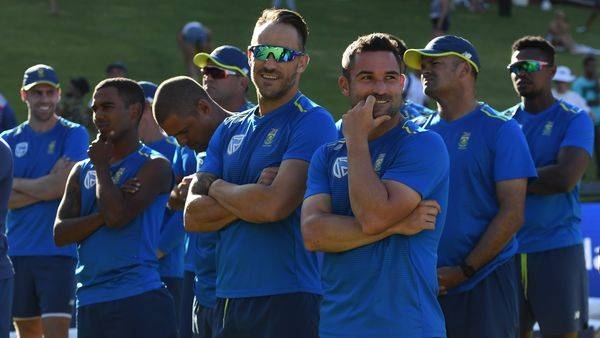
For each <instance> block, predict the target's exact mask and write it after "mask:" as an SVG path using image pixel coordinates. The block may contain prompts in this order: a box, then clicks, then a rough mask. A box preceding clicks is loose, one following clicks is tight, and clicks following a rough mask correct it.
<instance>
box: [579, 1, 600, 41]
mask: <svg viewBox="0 0 600 338" xmlns="http://www.w3.org/2000/svg"><path fill="white" fill-rule="evenodd" d="M598 13H600V0H594V7H593V8H592V11H591V12H590V15H589V16H588V18H587V20H586V21H585V25H583V26H579V27H577V29H576V30H577V33H585V32H587V31H589V30H590V27H591V26H592V23H594V20H596V17H597V16H598Z"/></svg>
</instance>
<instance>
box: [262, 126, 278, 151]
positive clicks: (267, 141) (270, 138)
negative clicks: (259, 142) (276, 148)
mask: <svg viewBox="0 0 600 338" xmlns="http://www.w3.org/2000/svg"><path fill="white" fill-rule="evenodd" d="M275 135H277V129H275V128H273V129H271V131H269V134H267V137H266V138H265V142H264V143H263V147H264V146H270V145H271V143H273V140H274V139H275Z"/></svg>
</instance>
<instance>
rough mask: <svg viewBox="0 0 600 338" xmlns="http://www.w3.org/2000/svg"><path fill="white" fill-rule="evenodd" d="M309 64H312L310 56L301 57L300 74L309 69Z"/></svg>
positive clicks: (299, 63)
mask: <svg viewBox="0 0 600 338" xmlns="http://www.w3.org/2000/svg"><path fill="white" fill-rule="evenodd" d="M309 62H310V56H308V54H304V55H302V56H300V58H299V59H298V68H297V69H298V72H299V73H304V71H305V70H306V68H308V63H309Z"/></svg>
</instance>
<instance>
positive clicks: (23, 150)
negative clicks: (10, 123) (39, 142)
mask: <svg viewBox="0 0 600 338" xmlns="http://www.w3.org/2000/svg"><path fill="white" fill-rule="evenodd" d="M27 149H29V143H27V142H21V143H17V145H16V146H15V156H16V157H23V156H25V154H27Z"/></svg>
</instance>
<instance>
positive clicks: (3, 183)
mask: <svg viewBox="0 0 600 338" xmlns="http://www.w3.org/2000/svg"><path fill="white" fill-rule="evenodd" d="M0 163H2V165H0V280H3V279H6V278H10V277H12V276H13V274H14V273H13V267H12V264H11V263H10V259H9V258H8V241H7V239H6V235H5V234H4V232H5V221H6V212H7V211H8V209H7V208H8V198H9V197H10V192H11V191H12V180H13V160H12V155H11V151H10V147H9V146H8V144H6V142H5V141H4V140H3V139H1V138H0Z"/></svg>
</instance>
